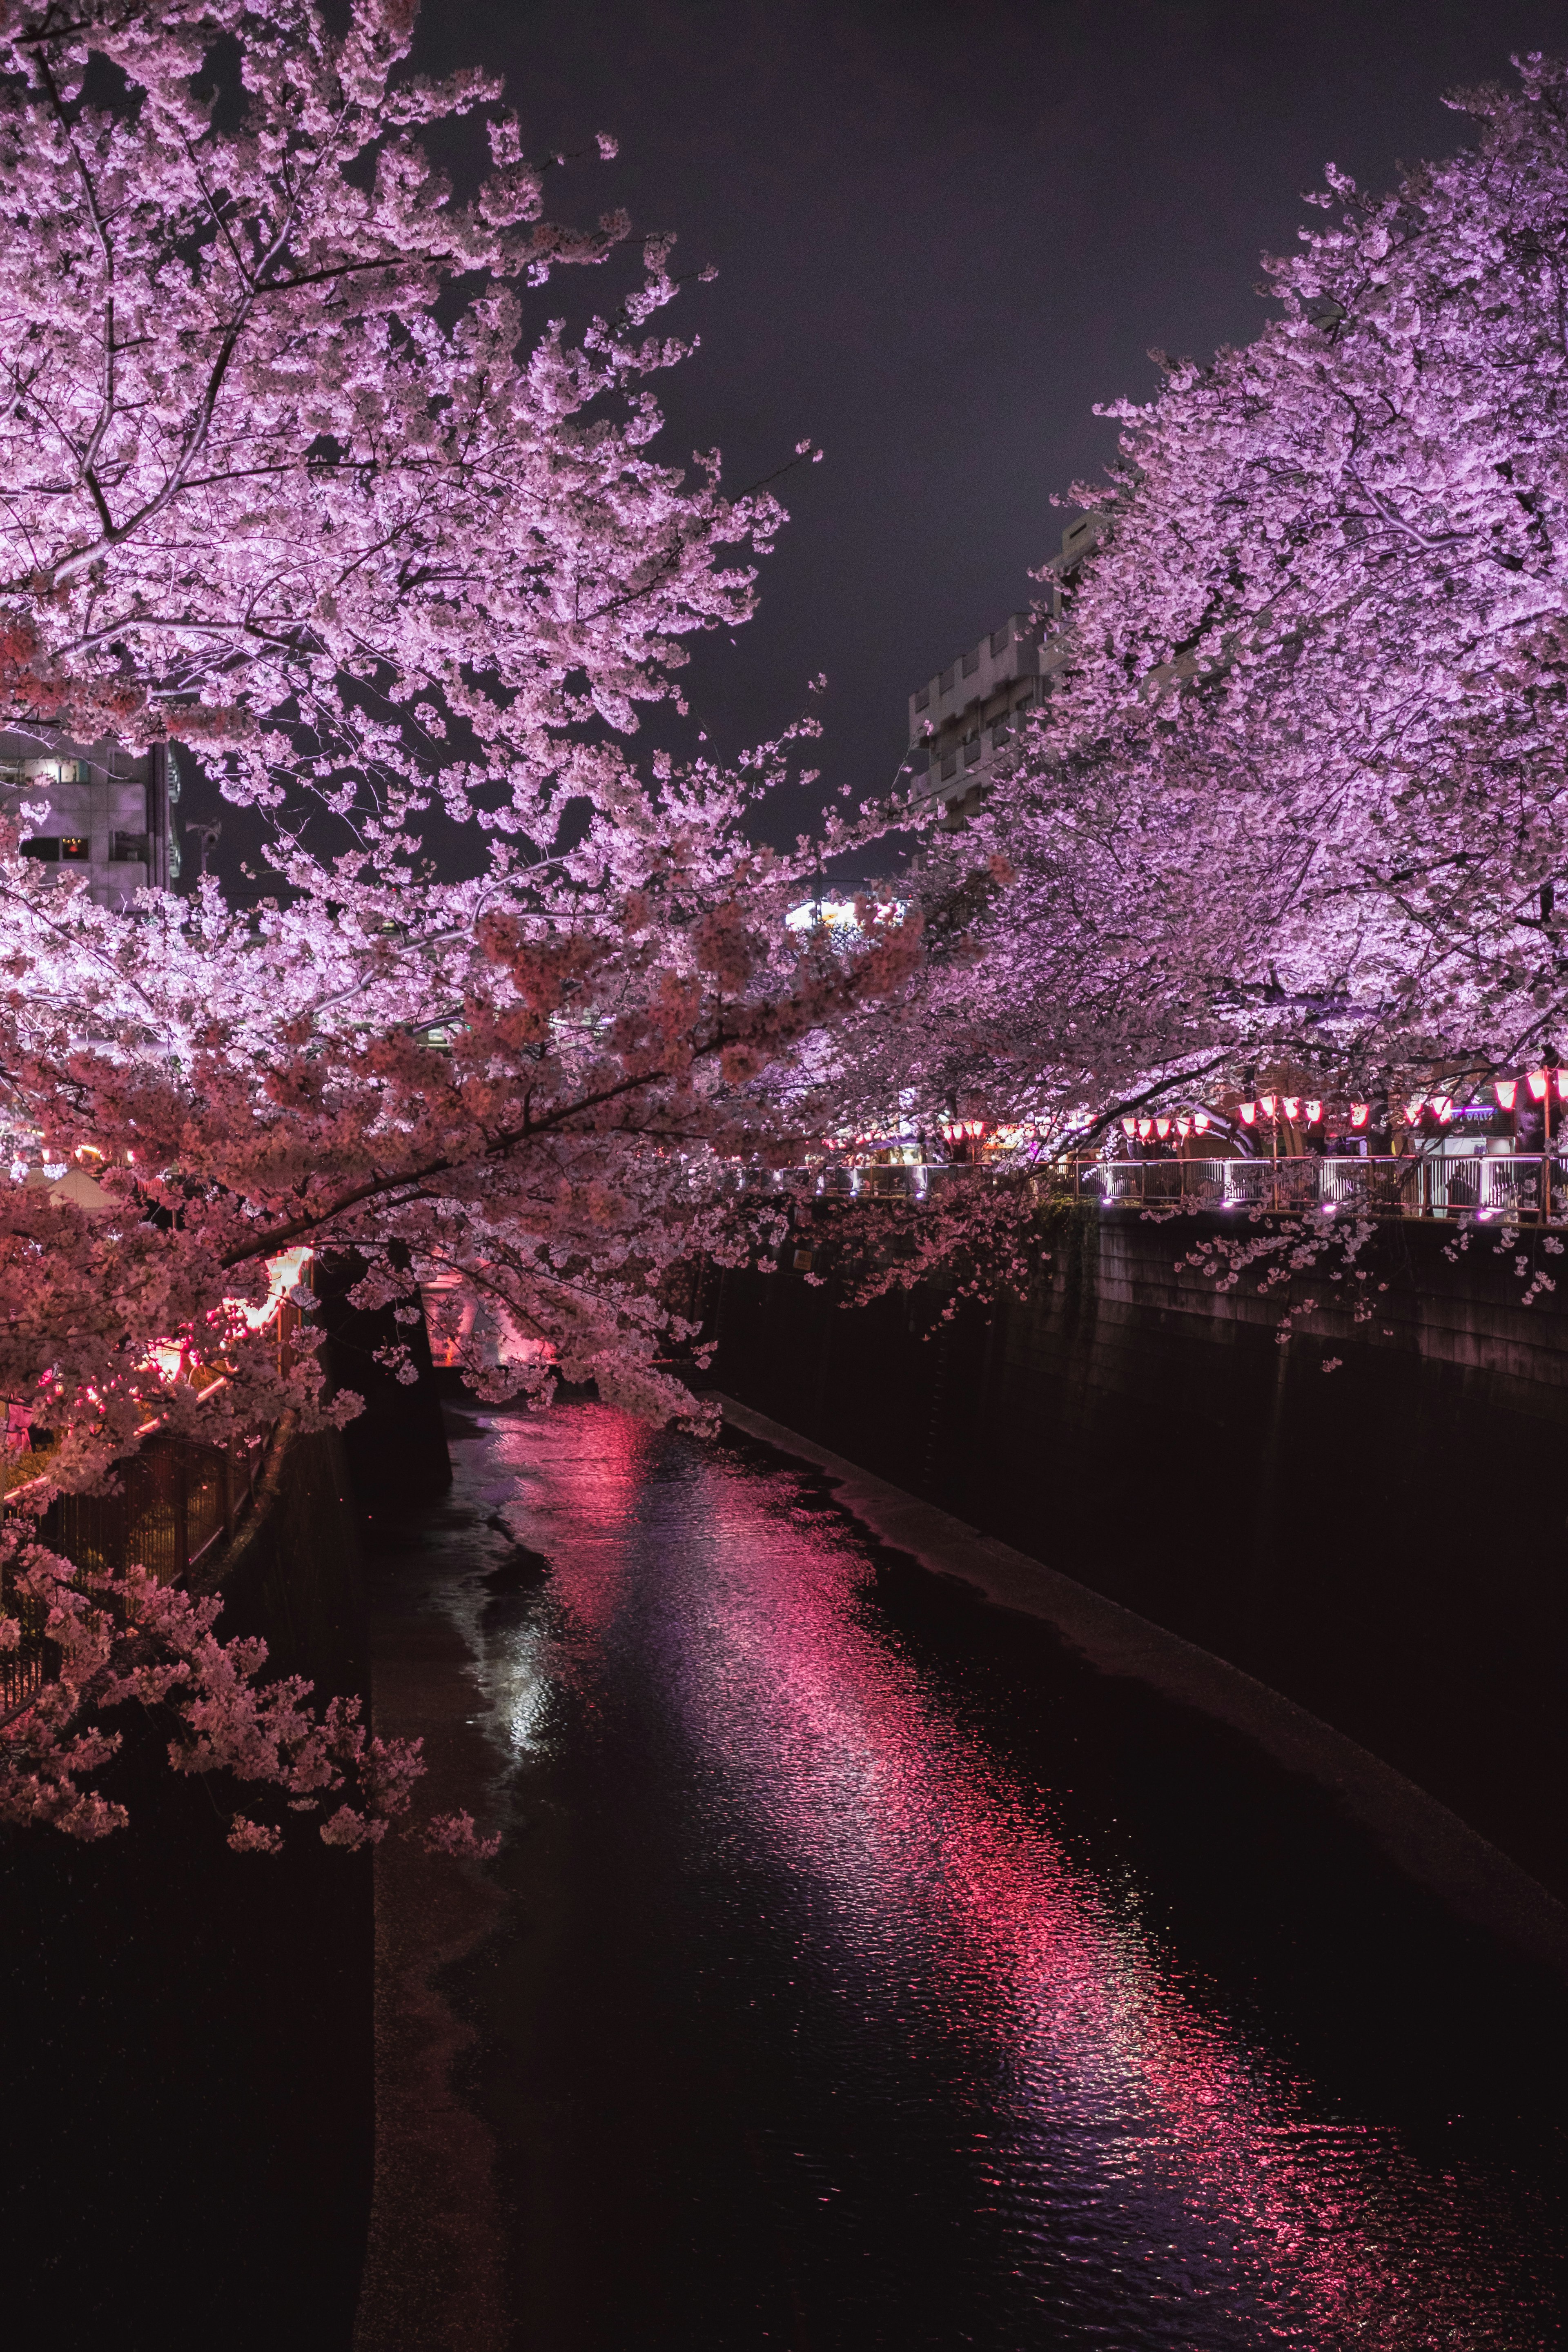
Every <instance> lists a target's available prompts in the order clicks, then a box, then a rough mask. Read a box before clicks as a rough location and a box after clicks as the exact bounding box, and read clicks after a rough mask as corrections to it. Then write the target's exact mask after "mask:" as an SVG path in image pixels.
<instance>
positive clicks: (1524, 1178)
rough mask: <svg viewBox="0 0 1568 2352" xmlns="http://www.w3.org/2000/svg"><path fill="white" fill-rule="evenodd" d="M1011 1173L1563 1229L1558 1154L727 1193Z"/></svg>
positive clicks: (1049, 1184) (1143, 1165) (992, 1166)
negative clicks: (1552, 1221) (1534, 1221)
mask: <svg viewBox="0 0 1568 2352" xmlns="http://www.w3.org/2000/svg"><path fill="white" fill-rule="evenodd" d="M1020 1174H1022V1175H1025V1176H1026V1177H1027V1178H1028V1180H1029V1181H1030V1182H1031V1183H1032V1184H1033V1185H1034V1186H1035V1187H1036V1188H1037V1191H1038V1192H1039V1193H1040V1195H1041V1197H1042V1198H1044V1197H1050V1196H1060V1195H1062V1194H1064V1193H1065V1194H1067V1195H1068V1196H1071V1197H1073V1198H1077V1199H1082V1200H1099V1201H1101V1202H1108V1203H1110V1202H1136V1203H1138V1204H1140V1205H1145V1204H1147V1205H1149V1206H1159V1205H1163V1204H1171V1205H1176V1204H1180V1203H1184V1204H1185V1205H1186V1206H1188V1207H1190V1208H1215V1209H1259V1210H1262V1209H1267V1210H1275V1209H1279V1210H1281V1211H1289V1210H1298V1211H1299V1210H1302V1209H1309V1208H1310V1209H1329V1210H1333V1211H1336V1212H1337V1211H1339V1210H1345V1211H1348V1212H1351V1213H1358V1214H1363V1215H1370V1216H1379V1217H1390V1216H1393V1217H1398V1216H1420V1217H1469V1216H1479V1217H1482V1218H1486V1219H1492V1218H1497V1219H1502V1220H1507V1219H1509V1218H1510V1217H1530V1218H1536V1217H1539V1216H1540V1215H1541V1214H1542V1213H1543V1211H1544V1213H1546V1214H1548V1215H1550V1216H1552V1217H1553V1218H1556V1217H1558V1216H1562V1217H1563V1218H1564V1219H1568V1152H1564V1153H1559V1152H1555V1151H1554V1152H1553V1153H1552V1155H1551V1156H1550V1158H1549V1159H1548V1158H1547V1157H1546V1156H1545V1155H1543V1154H1542V1153H1539V1152H1487V1153H1479V1152H1442V1151H1432V1152H1426V1151H1423V1152H1409V1153H1405V1154H1402V1155H1392V1156H1386V1157H1374V1156H1367V1157H1365V1158H1362V1157H1359V1156H1358V1157H1356V1158H1353V1159H1349V1158H1347V1159H1320V1158H1317V1157H1315V1156H1311V1155H1303V1156H1301V1157H1298V1158H1287V1159H1280V1160H1197V1159H1193V1160H1185V1159H1183V1160H1174V1159H1173V1160H1098V1159H1097V1160H1072V1159H1070V1158H1069V1159H1062V1160H1050V1161H1046V1160H1041V1161H1038V1162H1037V1163H1035V1164H1034V1165H1033V1166H1032V1167H1025V1166H1022V1165H1020V1164H1016V1163H1015V1164H1011V1165H1009V1164H1007V1163H1005V1162H1002V1163H998V1162H989V1163H984V1164H982V1165H979V1166H969V1165H962V1164H961V1165H957V1166H938V1165H934V1164H929V1163H922V1164H918V1165H915V1166H893V1167H881V1166H870V1167H851V1166H848V1165H846V1164H843V1163H839V1162H833V1163H830V1164H828V1165H826V1166H823V1167H816V1168H781V1169H760V1168H753V1169H742V1170H737V1171H735V1172H734V1174H733V1175H732V1176H731V1178H730V1179H729V1180H728V1189H729V1190H731V1192H739V1193H740V1194H741V1195H742V1197H745V1196H753V1195H757V1194H763V1195H766V1196H772V1197H788V1198H792V1199H795V1200H842V1201H851V1200H853V1201H867V1200H896V1201H929V1200H932V1199H940V1197H941V1195H942V1192H944V1191H946V1190H948V1189H949V1188H950V1187H952V1186H954V1185H964V1184H972V1183H974V1182H977V1181H978V1182H984V1181H998V1180H1002V1179H1005V1178H1008V1177H1015V1178H1016V1177H1017V1176H1019V1175H1020Z"/></svg>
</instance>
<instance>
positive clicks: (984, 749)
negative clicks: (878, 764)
mask: <svg viewBox="0 0 1568 2352" xmlns="http://www.w3.org/2000/svg"><path fill="white" fill-rule="evenodd" d="M1105 527H1106V518H1105V517H1104V516H1103V515H1098V514H1090V515H1084V516H1082V517H1081V518H1080V519H1079V521H1077V522H1075V523H1069V524H1068V528H1067V530H1064V531H1063V533H1062V543H1061V549H1060V551H1059V552H1058V554H1057V555H1055V556H1053V557H1052V558H1051V560H1050V562H1049V564H1048V566H1047V573H1048V576H1047V579H1045V580H1044V581H1042V582H1041V585H1040V597H1039V602H1038V604H1037V608H1036V610H1035V611H1034V612H1032V613H1010V614H1008V616H1007V618H1006V620H1005V621H1004V622H1003V624H1002V625H1001V627H1000V628H999V629H993V630H992V631H991V633H990V635H988V636H984V637H982V638H981V640H980V642H979V644H978V645H974V646H970V647H969V648H968V649H967V651H966V652H964V653H963V654H961V655H959V656H958V657H957V659H956V660H954V661H952V662H950V663H949V664H948V666H947V667H946V669H944V670H942V671H939V672H938V674H937V676H936V677H931V678H928V679H927V680H926V682H925V684H924V686H921V687H917V688H916V689H915V691H914V693H913V694H911V695H910V772H911V778H912V784H913V790H914V794H915V798H916V800H917V802H921V803H923V802H929V801H933V800H940V801H941V802H942V804H943V807H944V809H945V811H946V814H947V816H948V818H949V819H950V820H952V821H953V822H956V821H957V820H958V819H959V818H961V817H963V816H964V815H966V814H968V812H969V811H970V810H971V809H973V808H977V807H978V806H979V803H980V797H981V794H982V793H984V789H985V786H986V783H987V782H989V780H990V778H991V776H992V774H993V773H994V770H995V766H996V763H997V761H999V760H1005V757H1006V755H1007V751H1008V747H1009V746H1010V745H1011V743H1012V742H1013V740H1014V738H1015V737H1016V733H1017V730H1018V723H1019V720H1020V719H1022V718H1023V717H1024V715H1025V714H1026V712H1027V711H1028V710H1029V709H1031V708H1032V707H1033V705H1034V704H1035V702H1036V701H1037V699H1038V698H1039V696H1040V695H1041V694H1042V693H1044V692H1045V690H1046V688H1047V686H1048V684H1049V681H1050V674H1051V672H1052V670H1053V669H1056V668H1058V667H1060V665H1061V663H1062V661H1063V660H1064V659H1065V658H1066V656H1065V652H1064V650H1063V647H1062V643H1061V640H1060V639H1059V638H1058V637H1053V638H1051V639H1049V640H1046V639H1045V638H1044V636H1043V628H1044V622H1045V619H1046V616H1047V614H1048V615H1049V617H1050V618H1051V619H1052V620H1059V619H1060V618H1061V616H1062V614H1064V612H1066V611H1067V610H1068V609H1069V607H1070V604H1071V597H1072V583H1073V576H1074V574H1075V573H1076V572H1077V570H1078V568H1079V564H1080V563H1081V562H1083V559H1084V557H1085V556H1086V555H1088V554H1089V552H1090V551H1092V550H1093V549H1094V548H1095V547H1097V546H1098V545H1099V543H1100V538H1101V536H1102V535H1103V533H1104V530H1105Z"/></svg>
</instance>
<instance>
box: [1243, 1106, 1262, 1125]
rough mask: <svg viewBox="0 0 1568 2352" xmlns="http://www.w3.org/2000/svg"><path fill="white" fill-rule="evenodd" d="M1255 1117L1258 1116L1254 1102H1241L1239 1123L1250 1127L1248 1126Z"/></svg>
mask: <svg viewBox="0 0 1568 2352" xmlns="http://www.w3.org/2000/svg"><path fill="white" fill-rule="evenodd" d="M1257 1117H1258V1105H1257V1104H1256V1103H1243V1104H1242V1106H1241V1123H1242V1125H1243V1127H1250V1126H1251V1125H1252V1122H1253V1120H1254V1119H1255V1118H1257Z"/></svg>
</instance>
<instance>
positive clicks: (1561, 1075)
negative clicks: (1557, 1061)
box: [1557, 1070, 1568, 1102]
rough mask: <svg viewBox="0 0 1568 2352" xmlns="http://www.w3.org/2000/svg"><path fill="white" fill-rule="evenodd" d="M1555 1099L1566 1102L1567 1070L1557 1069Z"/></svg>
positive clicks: (1567, 1096) (1567, 1097)
mask: <svg viewBox="0 0 1568 2352" xmlns="http://www.w3.org/2000/svg"><path fill="white" fill-rule="evenodd" d="M1557 1099H1558V1101H1559V1102H1568V1070H1559V1071H1558V1073H1557Z"/></svg>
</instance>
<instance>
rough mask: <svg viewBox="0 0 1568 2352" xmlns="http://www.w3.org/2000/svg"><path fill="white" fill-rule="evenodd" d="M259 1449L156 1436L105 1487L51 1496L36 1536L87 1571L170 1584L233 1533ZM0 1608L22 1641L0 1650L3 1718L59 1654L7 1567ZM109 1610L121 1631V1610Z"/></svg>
mask: <svg viewBox="0 0 1568 2352" xmlns="http://www.w3.org/2000/svg"><path fill="white" fill-rule="evenodd" d="M261 1452H262V1446H261V1440H260V1439H259V1438H252V1439H250V1440H249V1441H247V1442H246V1443H244V1444H237V1445H236V1446H234V1447H232V1448H229V1447H226V1446H218V1445H204V1444H200V1443H198V1442H195V1441H193V1440H191V1439H188V1438H176V1437H166V1436H163V1435H160V1434H156V1433H155V1434H153V1436H152V1437H150V1438H149V1439H148V1440H147V1442H146V1444H144V1445H143V1446H142V1450H141V1451H140V1453H138V1454H132V1456H131V1457H130V1458H129V1459H128V1460H126V1461H124V1462H121V1464H119V1465H118V1467H117V1472H116V1491H115V1492H114V1493H112V1494H108V1495H58V1496H56V1497H55V1499H54V1501H53V1502H52V1503H51V1504H50V1505H49V1507H48V1508H47V1510H46V1511H45V1512H44V1513H43V1515H42V1517H41V1518H40V1519H39V1522H38V1530H37V1539H38V1541H39V1542H40V1543H41V1544H42V1545H44V1546H45V1547H46V1549H48V1550H50V1551H53V1552H58V1553H60V1554H62V1555H63V1556H64V1558H65V1559H68V1560H69V1561H70V1562H71V1563H72V1565H73V1566H74V1567H75V1568H77V1569H78V1570H81V1571H82V1572H83V1573H84V1574H86V1575H94V1576H97V1575H122V1574H123V1573H124V1571H125V1570H127V1569H128V1568H131V1567H132V1566H136V1567H142V1568H145V1569H146V1570H148V1571H149V1573H150V1574H151V1575H153V1576H154V1577H156V1579H157V1580H158V1581H159V1582H160V1583H161V1584H178V1583H179V1582H181V1580H183V1579H184V1577H185V1576H187V1575H188V1574H189V1572H190V1570H191V1569H192V1568H193V1567H194V1566H195V1563H196V1562H197V1561H198V1560H199V1559H201V1558H202V1556H203V1554H204V1553H205V1552H206V1551H207V1550H208V1549H210V1548H211V1546H212V1545H214V1544H215V1543H216V1542H217V1541H218V1539H219V1538H220V1537H226V1536H228V1535H231V1534H232V1533H233V1531H234V1524H235V1519H236V1517H237V1513H238V1512H239V1511H240V1510H241V1509H242V1507H244V1505H245V1503H246V1502H247V1500H248V1498H249V1495H250V1491H251V1488H252V1487H253V1486H254V1485H255V1482H256V1476H257V1470H258V1464H259V1461H260V1457H261ZM14 1491H16V1490H14ZM10 1507H15V1506H14V1505H13V1506H10ZM0 1613H4V1614H5V1616H7V1617H10V1618H12V1619H14V1620H15V1621H16V1623H17V1625H18V1626H19V1628H20V1631H21V1637H22V1638H21V1643H20V1646H19V1647H18V1648H16V1649H13V1650H4V1651H0V1718H3V1717H5V1716H8V1715H13V1714H15V1713H16V1710H17V1708H18V1707H21V1706H26V1704H27V1703H28V1702H29V1701H30V1700H32V1699H34V1698H36V1697H37V1694H38V1691H39V1690H40V1689H41V1688H42V1686H43V1685H44V1684H45V1683H46V1682H47V1680H48V1679H49V1678H50V1676H51V1675H53V1674H54V1673H55V1672H56V1671H57V1669H58V1650H57V1648H56V1645H55V1644H54V1643H51V1642H50V1641H49V1640H48V1639H47V1634H46V1632H45V1627H44V1612H43V1610H42V1609H41V1608H40V1606H39V1604H38V1603H37V1601H34V1600H32V1599H30V1598H29V1597H27V1596H26V1595H25V1594H23V1593H21V1592H19V1591H17V1589H16V1571H15V1570H14V1568H12V1567H11V1566H9V1565H6V1566H5V1567H4V1568H3V1569H0ZM116 1613H117V1616H118V1617H119V1622H120V1623H121V1628H122V1629H123V1626H124V1622H125V1621H124V1616H123V1612H122V1611H121V1610H120V1609H119V1608H118V1607H117V1611H116Z"/></svg>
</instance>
